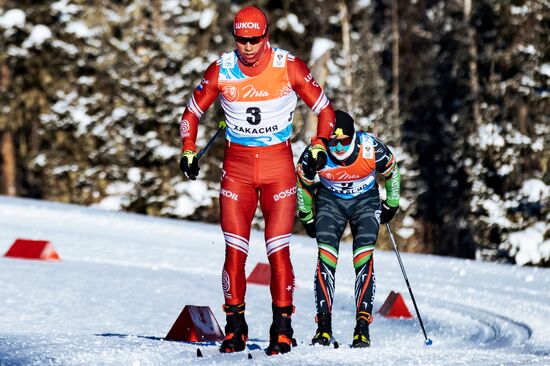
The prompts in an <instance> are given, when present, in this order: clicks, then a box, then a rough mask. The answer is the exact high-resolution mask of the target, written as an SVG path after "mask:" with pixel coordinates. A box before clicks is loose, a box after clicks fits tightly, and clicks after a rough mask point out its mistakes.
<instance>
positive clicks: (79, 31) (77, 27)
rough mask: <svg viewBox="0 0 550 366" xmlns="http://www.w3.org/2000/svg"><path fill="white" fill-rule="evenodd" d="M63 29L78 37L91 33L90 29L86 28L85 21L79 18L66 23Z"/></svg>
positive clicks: (87, 35) (84, 36)
mask: <svg viewBox="0 0 550 366" xmlns="http://www.w3.org/2000/svg"><path fill="white" fill-rule="evenodd" d="M65 30H66V31H67V33H72V34H74V35H75V36H77V37H79V38H86V37H89V36H90V35H92V31H91V30H90V28H88V26H87V25H86V23H84V22H83V21H80V20H79V21H75V22H70V23H68V24H67V25H66V26H65Z"/></svg>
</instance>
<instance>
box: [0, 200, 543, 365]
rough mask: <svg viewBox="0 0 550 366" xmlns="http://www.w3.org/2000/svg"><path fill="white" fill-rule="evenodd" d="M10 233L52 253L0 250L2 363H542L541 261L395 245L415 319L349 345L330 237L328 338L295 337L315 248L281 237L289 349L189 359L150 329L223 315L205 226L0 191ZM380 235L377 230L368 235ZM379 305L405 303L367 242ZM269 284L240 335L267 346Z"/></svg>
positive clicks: (1, 242)
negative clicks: (30, 255)
mask: <svg viewBox="0 0 550 366" xmlns="http://www.w3.org/2000/svg"><path fill="white" fill-rule="evenodd" d="M19 237H25V238H30V239H46V240H50V241H51V242H52V244H53V245H54V247H55V249H56V250H57V252H58V253H59V254H60V256H61V259H62V260H61V261H60V262H41V261H28V260H18V259H11V258H0V281H1V283H2V286H0V303H1V304H2V311H1V312H0V324H2V326H1V327H0V364H2V365H19V364H24V365H44V364H49V365H189V364H208V365H214V364H215V365H239V364H240V365H251V364H254V365H273V364H280V365H321V366H334V365H360V364H365V365H366V364H368V365H512V364H513V365H548V364H550V327H548V323H549V322H550V307H549V306H548V304H549V303H550V293H549V291H548V288H549V287H550V270H549V269H545V268H531V267H518V266H512V265H501V264H494V263H484V262H479V261H469V260H462V259H456V258H444V257H438V256H426V255H414V254H407V253H402V259H403V263H404V265H405V267H406V270H407V274H408V277H409V280H410V283H411V286H412V288H413V291H414V295H415V298H416V301H417V304H418V308H419V311H420V312H421V315H422V319H423V321H424V324H425V326H426V331H427V332H428V335H429V337H430V338H432V339H433V341H434V344H433V345H432V346H431V347H427V346H425V345H424V342H423V341H424V338H423V336H422V332H421V330H420V326H419V323H418V321H417V320H416V319H413V320H406V319H387V318H384V317H382V316H380V315H379V314H375V320H374V323H373V324H372V326H371V337H372V347H371V348H369V349H360V350H354V349H350V348H348V347H346V346H345V344H347V343H349V342H350V341H351V335H352V332H353V327H354V306H353V297H354V271H353V266H352V255H351V248H350V244H349V243H342V244H341V250H340V260H339V265H338V271H337V277H338V281H337V286H336V297H335V302H334V321H333V330H334V334H335V336H336V338H337V339H338V340H339V341H340V342H341V343H342V344H343V346H341V347H340V348H339V349H332V348H322V347H309V346H308V345H307V344H308V343H309V341H310V339H311V337H312V336H313V333H314V331H315V323H314V321H313V318H314V315H315V308H314V297H313V284H312V276H313V273H314V268H315V259H316V255H317V247H316V245H315V242H314V240H313V239H310V238H307V237H303V236H294V237H293V239H292V244H291V253H292V260H293V265H294V273H295V275H296V280H297V285H298V288H297V289H296V293H295V297H294V299H295V301H294V303H295V305H296V312H295V314H294V316H293V318H292V322H293V327H294V331H295V333H294V335H295V337H296V339H297V341H298V347H296V348H294V349H293V351H292V352H291V353H289V354H287V355H280V356H273V357H266V356H262V353H261V352H253V353H252V355H253V359H252V360H248V359H247V357H246V354H244V355H243V354H242V353H241V354H234V355H219V354H217V353H216V349H215V347H208V346H204V347H203V349H204V350H205V351H206V352H208V351H210V353H208V354H211V356H207V357H205V358H204V359H197V358H196V350H197V346H196V345H193V344H189V343H181V342H168V341H164V340H163V337H164V336H165V335H166V334H167V333H168V330H169V329H170V327H171V326H172V324H173V323H174V321H175V319H176V318H177V316H178V315H179V313H180V312H181V310H182V308H183V306H184V305H186V304H190V305H204V306H209V307H210V309H212V311H213V313H214V315H215V317H216V318H217V320H218V322H219V323H220V325H221V326H222V327H223V325H224V315H223V313H222V310H221V307H220V304H221V303H222V302H223V293H222V290H221V284H220V272H221V268H222V265H223V260H224V241H223V235H222V233H221V230H220V228H219V226H218V225H208V224H199V223H192V222H186V221H181V220H169V219H159V218H151V217H145V216H140V215H135V214H123V213H115V212H108V211H103V210H99V209H90V208H84V207H79V206H73V205H66V204H59V203H51V202H44V201H35V200H29V199H15V198H7V197H0V253H4V252H5V251H7V249H8V248H9V246H10V245H11V243H12V242H13V241H14V240H15V239H16V238H19ZM380 240H384V239H382V238H381V239H380ZM260 261H261V262H266V254H265V246H264V239H263V233H261V232H257V231H254V232H253V233H252V235H251V238H250V253H249V259H248V262H247V274H248V273H250V271H251V270H252V268H253V266H254V265H255V264H256V263H257V262H260ZM375 266H376V276H377V279H376V281H377V283H376V285H377V287H376V290H377V294H376V299H375V310H377V309H379V308H380V306H381V304H382V303H383V301H384V300H385V298H386V296H387V294H388V293H389V292H390V291H391V290H395V291H399V292H400V293H401V294H402V295H403V296H404V298H405V302H406V303H407V305H408V307H409V309H410V310H411V312H412V313H413V314H414V313H415V312H414V308H413V306H412V302H411V299H410V296H409V295H408V290H407V287H406V285H405V282H404V280H403V276H402V274H401V271H400V267H399V264H398V262H397V260H396V257H395V254H394V253H393V252H391V251H389V252H384V251H381V250H377V252H376V254H375ZM270 304H271V299H270V296H269V288H268V287H266V286H257V285H250V286H248V289H247V312H246V317H247V321H248V325H249V339H250V342H253V343H257V344H259V345H260V346H261V347H266V346H267V338H268V332H269V325H270V322H271V312H270V310H269V309H270V306H271V305H270Z"/></svg>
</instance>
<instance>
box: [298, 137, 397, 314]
mask: <svg viewBox="0 0 550 366" xmlns="http://www.w3.org/2000/svg"><path fill="white" fill-rule="evenodd" d="M356 134H357V135H356V138H355V146H354V152H353V153H352V154H351V155H350V156H349V157H348V158H347V159H346V160H345V161H344V162H339V161H338V160H336V159H335V158H333V157H332V156H331V154H328V161H327V164H326V165H325V167H324V168H322V169H321V170H319V171H318V174H319V180H320V183H315V184H314V181H313V178H308V177H306V175H305V173H304V171H307V169H304V166H305V165H307V161H308V151H309V150H308V149H307V148H306V150H305V151H304V152H303V153H302V156H301V157H300V160H299V162H298V167H297V170H298V191H297V194H298V210H299V214H300V219H301V220H302V221H304V222H305V221H307V220H311V219H313V218H314V220H315V229H316V232H317V236H316V238H317V245H318V248H319V253H318V260H317V269H316V271H315V300H316V306H317V313H329V314H330V313H331V312H332V302H333V298H334V290H335V272H336V264H337V262H338V250H339V244H340V239H341V237H342V234H343V232H344V229H345V227H346V225H347V223H348V222H349V224H350V227H351V232H352V235H353V265H354V268H355V274H356V278H355V304H356V312H357V316H358V317H359V316H363V317H365V318H366V319H368V320H369V322H370V321H372V306H373V300H374V292H375V277H374V267H373V252H374V247H375V244H376V239H377V237H378V227H379V216H380V212H381V202H380V197H379V192H378V185H377V183H376V176H377V174H380V175H381V176H382V177H383V178H384V179H385V187H386V191H387V198H386V203H387V204H388V205H389V206H391V207H398V206H399V191H400V175H399V168H398V166H397V163H396V159H395V157H394V155H393V153H392V152H391V150H390V149H389V148H388V147H387V146H386V145H385V144H384V143H382V142H381V141H380V140H379V139H378V138H376V137H375V136H374V135H371V134H369V133H366V132H356Z"/></svg>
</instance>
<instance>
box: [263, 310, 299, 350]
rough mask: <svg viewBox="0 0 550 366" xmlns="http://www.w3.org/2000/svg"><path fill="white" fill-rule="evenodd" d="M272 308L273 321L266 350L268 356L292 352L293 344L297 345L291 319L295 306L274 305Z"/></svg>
mask: <svg viewBox="0 0 550 366" xmlns="http://www.w3.org/2000/svg"><path fill="white" fill-rule="evenodd" d="M272 308H273V323H272V324H271V327H270V328H269V346H268V347H267V350H266V351H265V353H267V355H268V356H272V355H277V354H279V353H287V352H290V350H291V349H292V346H293V345H295V342H296V341H295V340H293V339H292V335H293V334H294V331H293V330H292V324H291V319H290V317H291V316H292V313H293V311H294V306H292V305H289V306H284V307H278V306H275V305H272Z"/></svg>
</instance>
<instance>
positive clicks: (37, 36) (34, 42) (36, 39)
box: [23, 24, 52, 48]
mask: <svg viewBox="0 0 550 366" xmlns="http://www.w3.org/2000/svg"><path fill="white" fill-rule="evenodd" d="M51 37H52V31H51V30H50V28H48V27H47V26H45V25H43V24H37V25H35V26H34V27H33V28H32V31H31V34H30V35H29V38H27V39H26V40H25V42H23V47H25V48H31V47H35V46H40V45H41V44H42V43H44V42H46V40H48V39H50V38H51Z"/></svg>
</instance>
